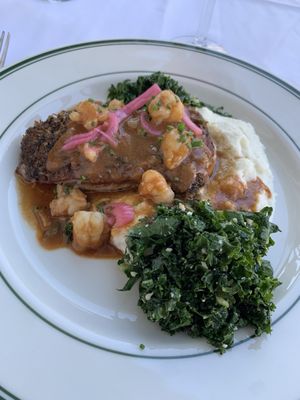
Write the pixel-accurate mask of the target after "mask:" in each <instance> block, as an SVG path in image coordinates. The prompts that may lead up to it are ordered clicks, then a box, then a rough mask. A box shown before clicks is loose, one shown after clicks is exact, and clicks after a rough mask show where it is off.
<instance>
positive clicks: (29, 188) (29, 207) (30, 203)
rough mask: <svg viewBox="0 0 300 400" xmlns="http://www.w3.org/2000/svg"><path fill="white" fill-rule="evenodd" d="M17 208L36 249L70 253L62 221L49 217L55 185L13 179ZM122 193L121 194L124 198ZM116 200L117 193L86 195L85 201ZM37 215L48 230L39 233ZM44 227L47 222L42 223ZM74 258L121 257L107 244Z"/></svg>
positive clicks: (40, 227)
mask: <svg viewBox="0 0 300 400" xmlns="http://www.w3.org/2000/svg"><path fill="white" fill-rule="evenodd" d="M16 180H17V191H18V198H19V205H20V208H21V211H22V214H23V216H24V218H25V220H26V221H27V222H28V223H29V224H30V225H31V226H32V227H33V229H35V231H36V237H37V240H38V242H39V243H40V245H41V246H42V247H43V248H44V249H46V250H54V249H58V248H63V247H68V248H70V249H72V250H73V251H75V250H74V248H73V247H72V245H71V243H68V242H67V240H66V237H65V235H64V233H63V228H64V224H65V219H64V218H53V217H51V216H50V211H49V203H50V201H51V200H53V199H54V197H55V187H56V185H54V184H53V185H49V184H41V183H33V184H30V183H26V182H24V181H23V179H22V178H21V177H20V176H18V175H16ZM124 194H125V192H122V195H124ZM118 196H120V193H87V198H88V201H89V202H91V203H97V202H101V200H102V201H103V200H113V199H116V198H117V197H118ZM39 213H40V215H42V216H43V217H45V219H46V220H48V219H49V222H50V223H51V226H49V228H48V229H42V226H41V225H42V224H40V223H39V222H38V220H39ZM46 224H47V221H46ZM76 254H78V255H80V256H84V257H91V258H113V259H119V258H121V257H122V253H121V252H120V251H119V250H117V249H116V248H115V247H113V246H111V245H110V244H105V245H104V246H102V247H101V248H99V249H97V250H86V251H84V252H81V253H78V252H76Z"/></svg>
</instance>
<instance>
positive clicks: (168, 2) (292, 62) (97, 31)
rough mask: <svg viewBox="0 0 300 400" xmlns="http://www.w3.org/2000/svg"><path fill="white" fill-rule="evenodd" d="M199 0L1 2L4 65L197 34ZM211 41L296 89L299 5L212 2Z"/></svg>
mask: <svg viewBox="0 0 300 400" xmlns="http://www.w3.org/2000/svg"><path fill="white" fill-rule="evenodd" d="M200 3H201V0H151V1H145V0H116V1H114V2H112V1H107V0H106V1H103V0H71V1H64V2H49V1H47V0H1V1H0V31H1V30H5V31H9V32H10V33H11V46H10V48H9V53H8V55H7V60H6V66H9V65H11V64H14V63H16V62H18V61H20V60H21V59H24V58H26V57H29V56H32V55H35V54H37V53H40V52H43V51H47V50H49V49H53V48H55V47H61V46H66V45H70V44H74V43H79V42H85V41H93V40H105V39H120V38H139V39H140V38H144V39H158V40H171V39H172V38H174V37H176V36H178V35H184V34H194V33H195V32H196V30H197V27H198V24H199V12H200V9H201V4H200ZM208 34H209V37H210V38H211V39H212V40H214V41H215V42H217V43H220V44H221V45H222V46H223V47H224V48H225V49H226V51H227V53H228V54H230V55H232V56H234V57H238V58H240V59H243V60H245V61H248V62H250V63H252V64H254V65H257V66H259V67H261V68H263V69H265V70H267V71H269V72H271V73H273V74H275V75H277V76H278V77H280V78H281V79H283V80H285V81H287V82H288V83H290V84H291V85H293V86H295V87H297V88H298V89H299V88H300V68H299V67H300V0H216V4H215V8H214V13H213V17H212V20H211V24H210V28H209V33H208Z"/></svg>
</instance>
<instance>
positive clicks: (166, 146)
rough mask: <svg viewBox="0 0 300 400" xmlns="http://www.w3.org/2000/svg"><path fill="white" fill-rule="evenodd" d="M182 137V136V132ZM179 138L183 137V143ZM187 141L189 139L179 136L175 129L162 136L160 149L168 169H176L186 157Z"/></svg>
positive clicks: (187, 150)
mask: <svg viewBox="0 0 300 400" xmlns="http://www.w3.org/2000/svg"><path fill="white" fill-rule="evenodd" d="M182 135H184V132H183V134H182ZM181 137H183V139H184V142H182V141H181ZM189 141H190V139H189V137H187V136H186V137H185V136H181V135H180V134H179V132H178V130H177V129H176V128H174V129H172V130H171V131H169V132H166V133H165V134H164V136H163V139H162V142H161V146H160V149H161V151H162V153H163V160H164V164H165V166H166V167H167V168H168V169H174V168H176V167H178V166H179V165H180V164H181V163H182V161H183V160H184V159H185V158H186V157H187V156H188V154H189V153H190V149H189V148H188V143H189Z"/></svg>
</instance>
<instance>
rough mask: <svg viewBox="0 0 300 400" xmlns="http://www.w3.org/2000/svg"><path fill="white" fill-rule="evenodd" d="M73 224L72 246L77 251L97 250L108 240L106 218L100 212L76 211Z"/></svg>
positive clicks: (72, 220)
mask: <svg viewBox="0 0 300 400" xmlns="http://www.w3.org/2000/svg"><path fill="white" fill-rule="evenodd" d="M71 222H72V224H73V242H72V245H73V247H74V249H75V250H77V251H84V250H86V249H97V248H99V247H100V246H101V245H102V244H103V243H104V242H105V241H106V240H107V239H108V229H107V227H106V223H105V216H104V214H102V213H100V212H98V211H76V212H75V214H74V215H73V217H72V219H71Z"/></svg>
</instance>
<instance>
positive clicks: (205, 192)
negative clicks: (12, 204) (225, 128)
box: [16, 152, 272, 259]
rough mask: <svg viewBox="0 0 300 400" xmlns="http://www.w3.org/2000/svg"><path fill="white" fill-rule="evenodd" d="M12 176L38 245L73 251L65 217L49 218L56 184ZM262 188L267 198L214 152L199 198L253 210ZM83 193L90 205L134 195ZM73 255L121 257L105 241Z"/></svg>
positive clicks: (256, 183)
mask: <svg viewBox="0 0 300 400" xmlns="http://www.w3.org/2000/svg"><path fill="white" fill-rule="evenodd" d="M16 178H17V189H18V192H19V203H20V207H21V210H22V214H23V216H24V218H25V219H26V221H27V222H28V223H29V224H30V225H31V226H32V227H33V228H34V229H35V230H36V237H37V239H38V241H39V243H40V245H41V246H42V247H43V248H45V249H47V250H53V249H57V248H62V247H68V248H70V249H72V250H73V251H75V250H74V248H73V247H72V245H71V243H69V242H68V241H67V239H66V237H65V234H64V226H65V223H66V219H64V218H53V217H51V215H50V210H49V203H50V202H51V200H52V199H54V197H55V187H56V185H54V184H53V185H49V184H40V183H39V184H37V183H34V184H30V183H26V182H24V181H23V180H22V178H20V176H18V175H17V176H16ZM263 191H265V193H266V195H267V197H268V198H270V197H271V196H272V194H271V192H270V190H269V188H268V187H267V186H266V185H265V184H264V183H263V182H262V180H261V179H260V178H256V179H255V180H252V181H250V182H248V184H247V186H246V185H245V184H243V182H241V180H240V179H239V177H238V176H237V175H236V173H235V170H234V161H233V160H232V159H230V158H228V157H226V154H222V152H218V153H217V162H216V165H215V169H214V172H213V174H212V176H211V178H210V180H209V182H208V183H207V185H206V186H205V187H204V188H203V189H202V190H201V196H200V198H201V199H204V200H210V202H211V203H212V205H213V207H214V208H216V209H227V210H249V211H255V207H256V205H257V201H258V196H259V194H260V193H262V192H263ZM86 194H87V199H88V202H89V203H94V204H97V203H99V202H101V201H107V202H110V201H113V200H116V199H118V198H120V197H122V196H126V195H129V194H130V195H133V194H135V195H136V196H138V194H137V193H136V192H134V191H130V192H119V193H89V192H87V193H86ZM41 218H42V221H41ZM41 222H42V223H41ZM42 226H46V229H43V228H42ZM77 254H78V255H80V256H85V257H93V258H114V259H118V258H120V257H121V256H122V253H121V252H120V251H119V250H117V249H116V248H114V247H113V246H111V245H109V244H105V245H104V246H102V247H101V248H99V249H98V250H87V251H85V252H83V253H77Z"/></svg>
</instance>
